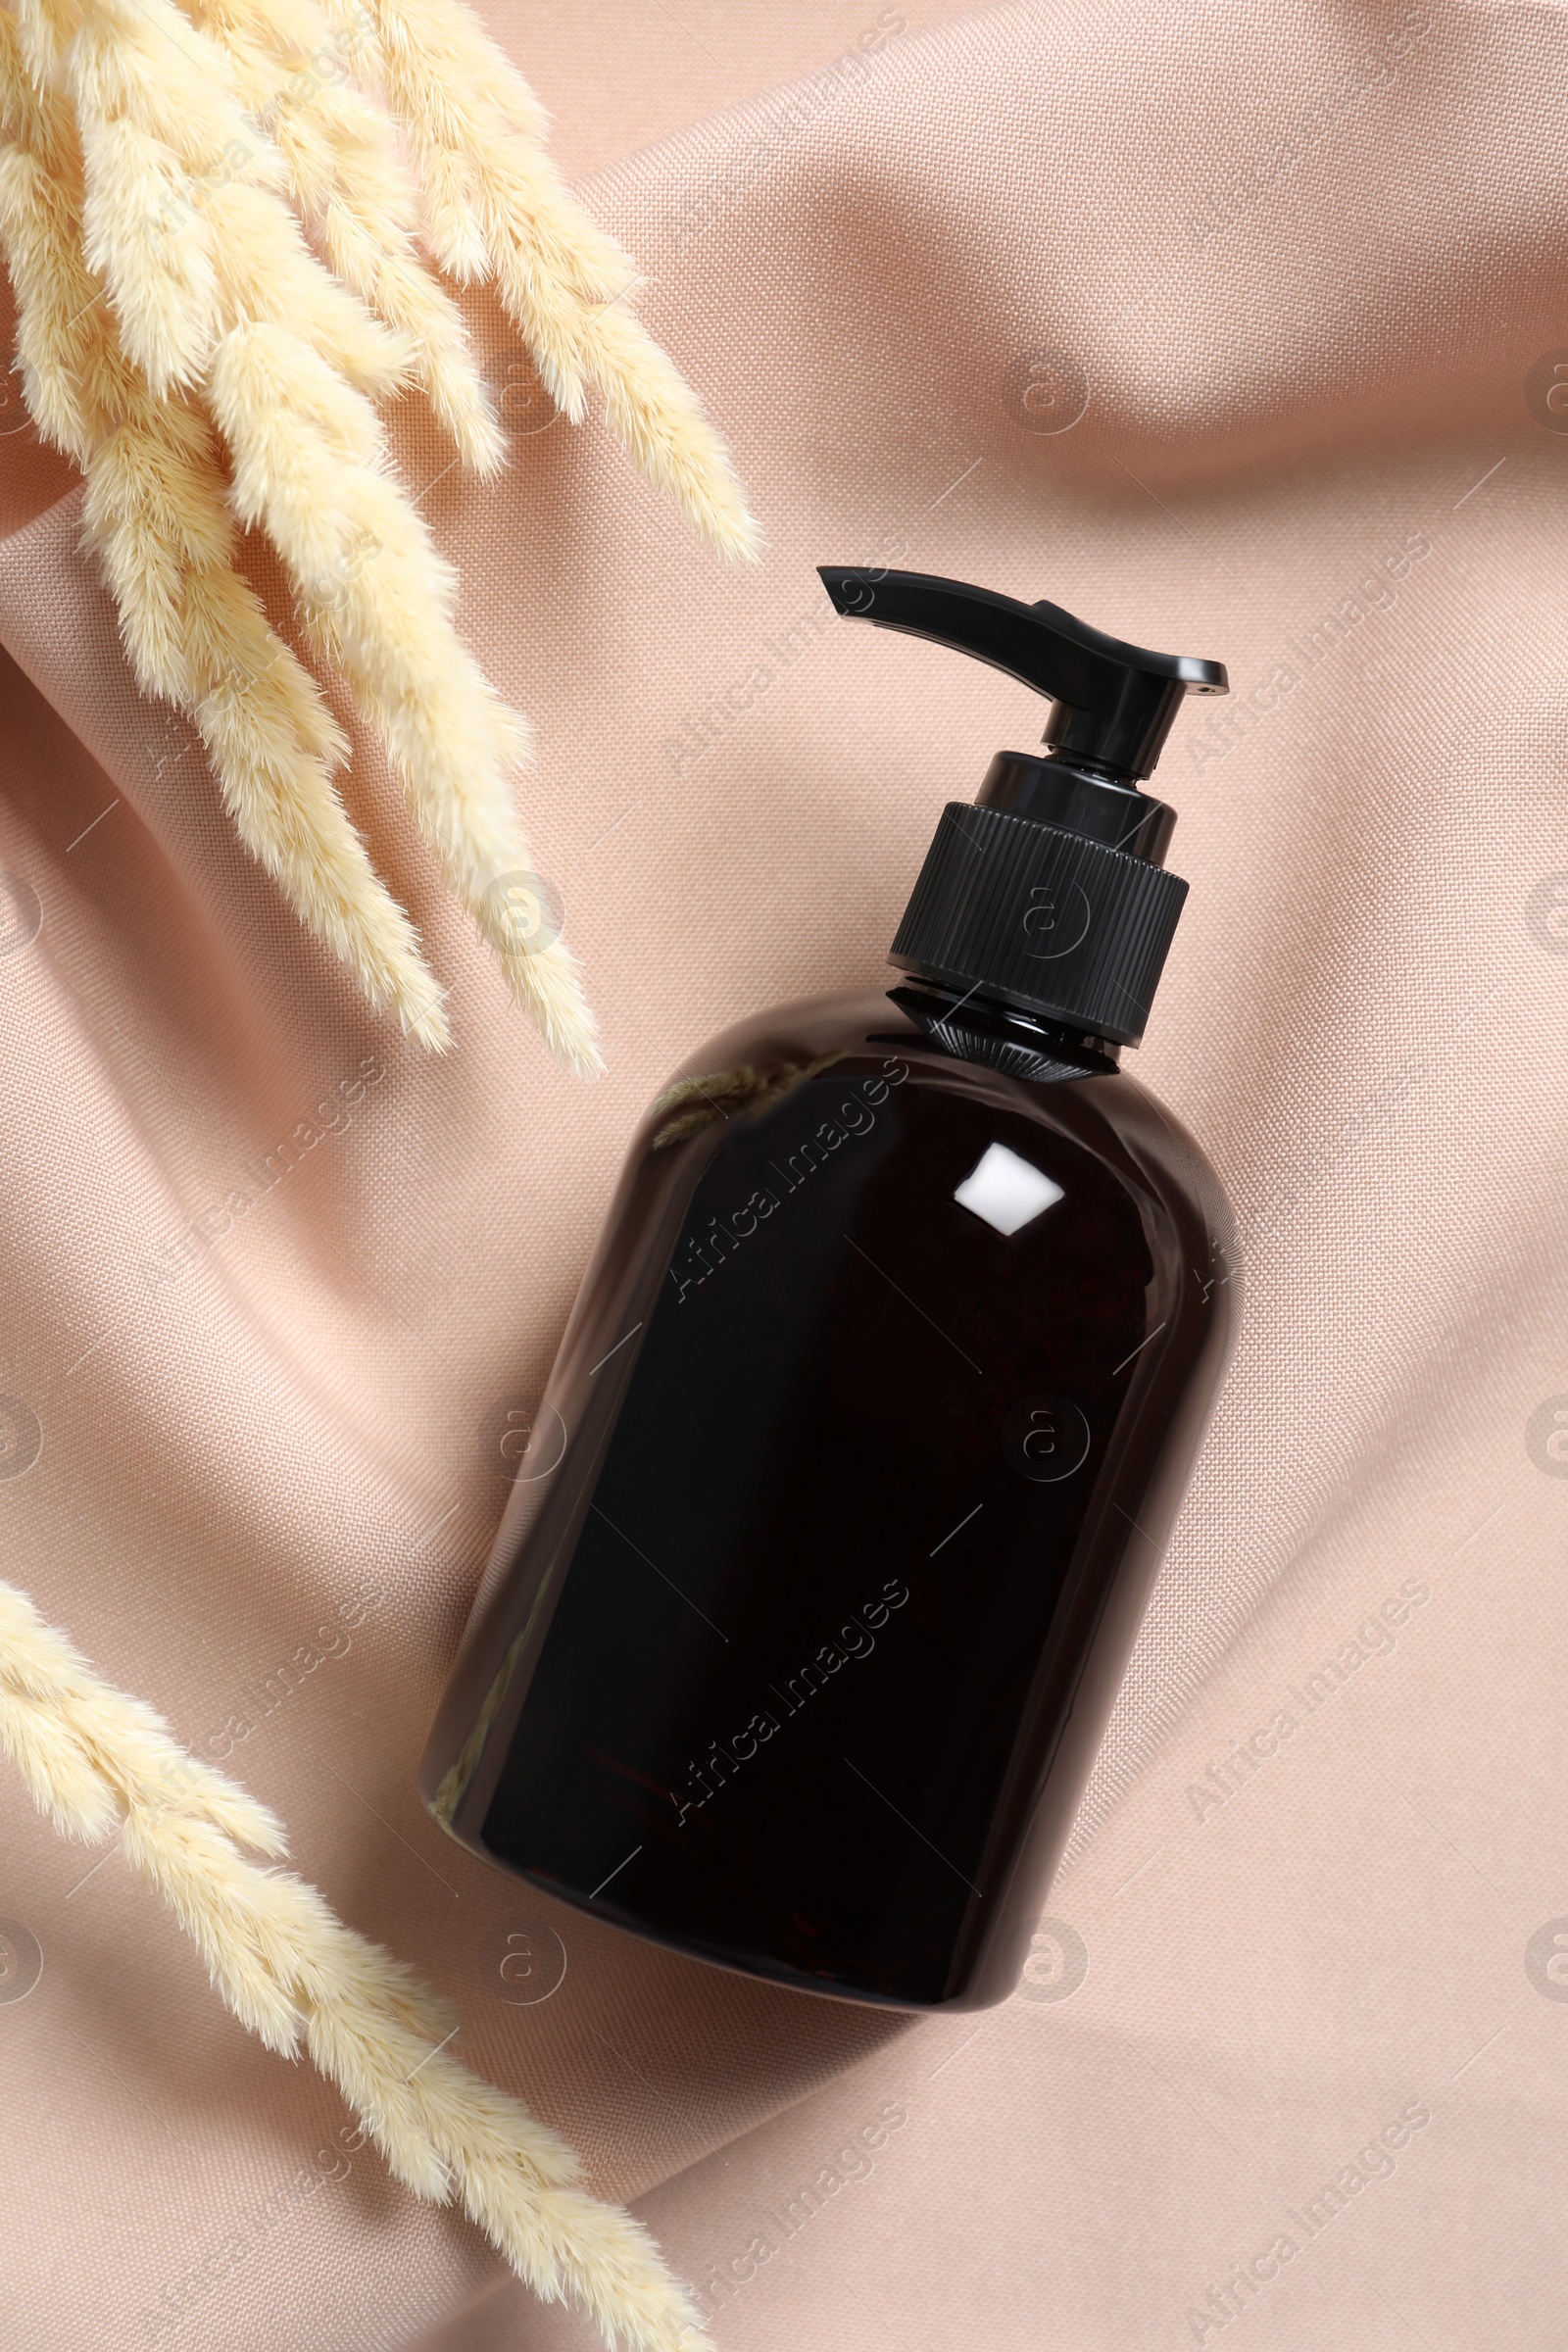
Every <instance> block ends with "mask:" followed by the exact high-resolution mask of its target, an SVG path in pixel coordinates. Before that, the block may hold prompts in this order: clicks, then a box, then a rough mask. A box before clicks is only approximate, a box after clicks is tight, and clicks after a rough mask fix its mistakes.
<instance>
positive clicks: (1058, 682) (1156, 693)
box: [817, 564, 1230, 776]
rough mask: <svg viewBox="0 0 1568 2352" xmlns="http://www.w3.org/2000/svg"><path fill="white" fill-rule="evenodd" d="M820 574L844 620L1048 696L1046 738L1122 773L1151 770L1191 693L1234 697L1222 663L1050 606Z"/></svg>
mask: <svg viewBox="0 0 1568 2352" xmlns="http://www.w3.org/2000/svg"><path fill="white" fill-rule="evenodd" d="M817 576H818V577H819V579H820V580H821V582H822V585H823V587H824V588H825V589H826V590H827V593H828V595H829V596H830V597H831V599H832V601H833V604H834V607H835V609H836V610H837V611H838V612H839V613H843V614H845V615H846V617H848V618H853V619H860V620H869V621H871V622H872V623H873V624H874V626H876V627H877V628H881V629H898V630H900V631H901V632H902V633H903V634H905V635H906V636H910V637H924V638H927V639H929V640H930V641H931V643H933V644H935V645H951V646H952V647H954V648H955V649H956V651H957V652H959V653H964V654H971V655H973V657H974V659H975V660H976V661H977V662H988V663H989V664H990V666H991V667H992V668H993V669H1000V670H1004V671H1005V672H1006V674H1007V675H1008V676H1009V677H1013V678H1016V679H1018V680H1019V682H1020V683H1021V684H1022V685H1025V686H1030V687H1032V688H1033V689H1034V691H1035V692H1036V694H1043V695H1045V696H1046V697H1047V698H1048V699H1049V700H1050V701H1051V702H1052V703H1054V705H1055V706H1056V708H1055V710H1054V711H1053V712H1052V716H1051V721H1050V725H1049V726H1048V729H1047V733H1046V741H1047V742H1048V743H1049V744H1051V745H1053V746H1054V747H1057V748H1059V749H1060V750H1061V751H1062V752H1063V753H1064V755H1065V756H1067V757H1068V758H1072V757H1075V756H1076V757H1078V758H1081V759H1092V760H1097V761H1100V762H1101V763H1103V765H1104V766H1107V767H1110V768H1113V769H1114V770H1116V771H1117V772H1118V773H1120V774H1123V775H1130V776H1147V775H1149V774H1150V773H1151V772H1152V768H1153V765H1154V762H1155V760H1157V759H1158V757H1159V754H1160V750H1161V747H1162V746H1163V744H1164V741H1165V737H1166V735H1167V734H1168V733H1169V732H1170V725H1171V721H1172V719H1173V718H1174V717H1175V715H1176V712H1177V711H1178V710H1179V709H1180V707H1181V704H1182V702H1183V700H1184V699H1185V697H1186V696H1187V695H1189V694H1228V693H1229V691H1230V682H1229V680H1228V679H1227V677H1226V675H1225V666H1224V663H1223V662H1203V661H1200V660H1198V659H1197V658H1196V657H1194V656H1193V655H1190V654H1154V653H1149V652H1147V651H1146V650H1145V649H1144V648H1143V647H1142V646H1137V645H1125V644H1123V643H1122V641H1121V639H1120V638H1118V637H1107V636H1106V635H1105V634H1104V633H1103V630H1100V629H1092V628H1091V627H1090V626H1089V624H1088V622H1087V621H1082V620H1077V619H1075V618H1074V616H1073V614H1072V613H1064V612H1063V611H1062V610H1061V607H1060V606H1059V605H1052V604H1047V603H1046V602H1044V600H1042V602H1040V603H1039V604H1035V605H1026V604H1022V603H1020V602H1019V600H1018V599H1017V598H1016V597H1011V596H999V595H997V594H996V593H995V592H994V591H993V590H991V589H989V588H974V587H971V586H970V585H969V584H968V582H967V581H964V580H946V579H940V578H938V577H936V576H935V575H934V574H932V573H928V572H920V571H884V572H877V571H872V570H857V569H855V568H854V567H853V566H845V565H838V564H822V565H819V566H818V573H817Z"/></svg>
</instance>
